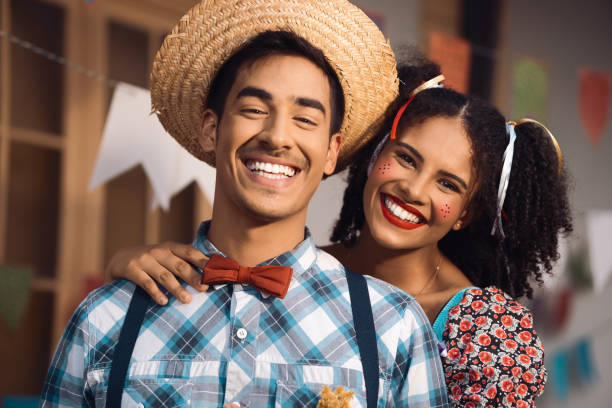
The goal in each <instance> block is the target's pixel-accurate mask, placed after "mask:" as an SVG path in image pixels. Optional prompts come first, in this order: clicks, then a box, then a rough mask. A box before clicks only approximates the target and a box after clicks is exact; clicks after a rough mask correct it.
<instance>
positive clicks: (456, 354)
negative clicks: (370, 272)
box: [448, 347, 461, 360]
mask: <svg viewBox="0 0 612 408" xmlns="http://www.w3.org/2000/svg"><path fill="white" fill-rule="evenodd" d="M460 355H461V352H460V351H459V349H458V348H457V347H453V348H452V349H450V350H448V358H450V359H451V360H455V359H458V358H459V356H460Z"/></svg>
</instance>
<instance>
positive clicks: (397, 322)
mask: <svg viewBox="0 0 612 408" xmlns="http://www.w3.org/2000/svg"><path fill="white" fill-rule="evenodd" d="M208 227H209V223H203V224H202V226H201V227H200V230H199V231H198V235H197V237H196V240H195V243H194V246H195V247H196V248H198V249H200V250H202V251H203V252H204V253H206V254H208V255H211V254H213V253H217V254H221V253H220V252H219V251H218V250H217V249H216V248H215V247H214V246H213V245H212V243H211V242H209V241H208V240H207V238H206V233H207V231H208ZM221 255H222V254H221ZM265 264H277V265H288V266H291V267H293V271H294V272H293V277H292V280H291V284H290V287H289V291H288V293H287V295H286V296H285V298H284V299H278V298H275V297H271V296H266V295H262V294H261V293H260V292H258V291H256V290H255V289H253V288H252V287H250V286H243V285H240V284H223V285H216V286H215V287H214V288H211V289H209V290H208V291H207V292H205V293H199V292H195V291H194V290H193V289H191V288H190V287H187V290H189V291H190V292H191V294H192V296H193V300H192V302H191V303H189V304H186V305H184V304H181V303H180V302H178V301H176V300H175V299H172V300H171V301H170V303H169V304H168V305H167V306H164V307H162V306H158V305H155V304H153V303H151V305H150V306H149V307H148V309H147V311H146V314H145V318H144V322H143V324H142V327H141V329H140V332H139V335H138V339H137V341H136V345H135V347H134V352H133V354H132V358H131V361H130V366H129V369H128V378H127V380H126V386H125V388H124V392H123V399H122V404H121V405H122V406H123V407H130V406H141V407H142V406H145V407H183V406H196V407H221V406H222V405H223V404H225V403H229V402H232V401H236V402H240V404H241V406H242V407H315V406H316V404H317V402H318V399H319V395H320V392H321V389H322V386H323V385H329V386H330V387H332V388H335V387H337V386H339V385H342V386H344V387H345V388H348V389H350V390H352V391H354V392H355V396H354V398H353V401H352V402H353V405H354V406H361V407H365V385H364V378H363V373H362V366H361V360H360V358H359V350H358V347H357V343H356V339H355V331H354V328H353V320H352V313H351V305H350V301H349V294H348V285H347V281H346V276H345V271H344V269H343V267H342V265H340V264H339V263H338V261H337V260H336V259H334V258H333V257H331V256H330V255H328V254H327V253H325V252H323V251H321V250H319V249H317V248H316V247H315V246H314V244H313V243H312V239H311V237H310V235H309V234H308V232H306V239H305V240H304V241H303V242H302V243H300V244H299V245H298V246H297V247H296V248H295V249H294V250H293V251H290V252H287V253H285V254H282V255H280V256H278V257H276V258H273V259H271V260H269V261H268V262H265ZM366 279H367V283H368V287H369V291H370V298H371V303H372V309H373V314H374V320H375V322H374V324H375V328H376V332H377V341H378V352H379V367H380V372H379V378H380V387H379V396H378V405H379V406H381V407H382V406H384V407H406V406H410V407H447V406H448V402H447V396H446V387H445V382H444V377H443V372H442V367H441V363H440V358H439V354H438V350H437V345H436V344H437V343H436V340H435V335H434V334H433V332H432V330H431V327H430V325H429V323H428V321H427V319H426V317H425V315H424V313H423V311H422V310H421V308H420V307H419V306H418V304H417V303H416V301H415V300H414V298H412V297H411V296H410V295H408V294H406V293H404V292H402V291H400V290H399V289H397V288H395V287H393V286H391V285H389V284H387V283H385V282H382V281H380V280H377V279H374V278H371V277H366ZM133 291H134V285H133V284H132V283H131V282H128V281H117V282H113V283H111V284H108V285H105V286H103V287H102V288H100V289H98V290H96V291H94V292H92V293H91V294H90V295H89V296H88V297H87V298H86V299H85V300H84V301H83V302H82V303H81V305H80V306H79V307H78V309H77V310H76V312H75V313H74V315H73V316H72V319H71V320H70V323H69V324H68V327H67V328H66V330H65V332H64V334H63V336H62V339H61V341H60V343H59V345H58V348H57V350H56V352H55V355H54V357H53V360H52V362H51V366H50V368H49V372H48V375H47V379H46V381H45V385H44V389H43V393H42V399H41V407H50V406H62V407H63V406H66V407H77V406H78V407H80V406H96V407H102V406H104V404H105V398H106V388H107V385H108V374H109V370H110V365H111V361H112V358H113V351H114V348H115V345H116V343H117V340H118V338H119V331H120V330H121V325H122V324H123V320H124V318H125V314H126V311H127V308H128V306H129V302H130V299H131V296H132V293H133Z"/></svg>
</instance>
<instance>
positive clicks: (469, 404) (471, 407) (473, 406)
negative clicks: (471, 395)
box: [465, 402, 476, 408]
mask: <svg viewBox="0 0 612 408" xmlns="http://www.w3.org/2000/svg"><path fill="white" fill-rule="evenodd" d="M465 408H476V404H474V403H473V402H466V403H465Z"/></svg>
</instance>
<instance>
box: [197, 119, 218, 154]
mask: <svg viewBox="0 0 612 408" xmlns="http://www.w3.org/2000/svg"><path fill="white" fill-rule="evenodd" d="M218 128H219V117H218V116H217V114H216V113H215V112H214V111H212V110H211V109H206V110H205V111H204V113H202V123H201V125H200V136H199V137H198V141H199V142H200V146H202V150H204V151H205V152H207V153H209V152H214V151H215V148H216V146H217V129H218Z"/></svg>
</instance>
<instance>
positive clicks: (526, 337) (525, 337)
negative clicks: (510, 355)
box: [519, 330, 531, 343]
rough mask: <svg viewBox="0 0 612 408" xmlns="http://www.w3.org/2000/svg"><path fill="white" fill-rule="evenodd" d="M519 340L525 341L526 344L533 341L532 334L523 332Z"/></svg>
mask: <svg viewBox="0 0 612 408" xmlns="http://www.w3.org/2000/svg"><path fill="white" fill-rule="evenodd" d="M519 338H520V339H521V340H523V341H524V342H525V343H527V342H529V341H531V333H529V332H528V331H526V330H525V331H522V332H520V333H519Z"/></svg>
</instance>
